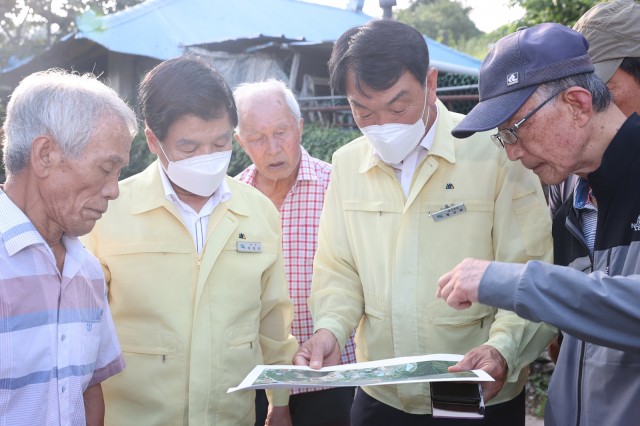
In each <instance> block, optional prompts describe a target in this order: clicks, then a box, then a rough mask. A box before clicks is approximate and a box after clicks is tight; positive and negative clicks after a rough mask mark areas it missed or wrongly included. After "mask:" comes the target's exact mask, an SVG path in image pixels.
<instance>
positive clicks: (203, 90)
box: [138, 56, 238, 141]
mask: <svg viewBox="0 0 640 426" xmlns="http://www.w3.org/2000/svg"><path fill="white" fill-rule="evenodd" d="M138 99H139V102H140V110H141V113H142V117H143V119H144V120H145V123H146V125H147V126H148V127H149V128H150V129H151V131H153V133H154V134H155V136H156V137H157V138H158V139H159V140H161V141H163V140H164V139H165V138H166V137H167V133H168V131H169V128H170V127H171V126H172V125H173V124H174V123H175V122H176V121H177V120H179V119H180V118H182V117H183V116H185V115H193V116H196V117H199V118H201V119H203V120H214V119H220V118H222V117H224V116H225V113H226V114H228V115H229V120H230V121H231V125H232V127H236V126H237V125H238V112H237V109H236V103H235V101H234V99H233V93H232V92H231V89H230V88H229V86H228V85H227V83H226V82H225V81H224V78H223V77H222V75H221V74H220V73H219V72H218V71H217V70H216V69H215V68H213V66H212V65H211V64H209V63H208V62H206V61H205V60H203V59H201V58H199V57H196V56H182V57H179V58H175V59H170V60H168V61H164V62H162V63H161V64H159V65H158V66H156V67H155V68H153V69H152V70H151V71H149V72H148V73H147V75H146V76H145V77H144V79H143V80H142V82H141V83H140V87H139V89H138Z"/></svg>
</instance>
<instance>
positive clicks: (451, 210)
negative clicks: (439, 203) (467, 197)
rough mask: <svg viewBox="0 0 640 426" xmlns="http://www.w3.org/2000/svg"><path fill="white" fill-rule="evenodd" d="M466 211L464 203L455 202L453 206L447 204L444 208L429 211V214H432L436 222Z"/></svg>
mask: <svg viewBox="0 0 640 426" xmlns="http://www.w3.org/2000/svg"><path fill="white" fill-rule="evenodd" d="M466 211H467V209H466V208H465V206H464V203H460V204H454V205H451V206H449V205H445V206H444V209H442V210H438V211H437V212H433V213H429V216H431V217H432V218H433V220H434V221H435V222H440V221H441V220H445V219H449V218H450V217H454V216H457V215H459V214H461V213H464V212H466Z"/></svg>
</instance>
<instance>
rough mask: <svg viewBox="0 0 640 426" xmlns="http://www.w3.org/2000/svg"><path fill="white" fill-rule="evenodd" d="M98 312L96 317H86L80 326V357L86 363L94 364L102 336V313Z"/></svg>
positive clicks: (101, 311)
mask: <svg viewBox="0 0 640 426" xmlns="http://www.w3.org/2000/svg"><path fill="white" fill-rule="evenodd" d="M103 312H104V311H103V310H100V311H99V313H98V318H90V319H86V320H85V321H84V322H83V323H82V325H81V327H82V359H83V361H84V362H85V363H86V364H94V363H95V362H96V360H97V359H98V351H99V350H100V339H101V337H102V314H103Z"/></svg>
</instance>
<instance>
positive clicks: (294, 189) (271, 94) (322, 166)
mask: <svg viewBox="0 0 640 426" xmlns="http://www.w3.org/2000/svg"><path fill="white" fill-rule="evenodd" d="M234 96H235V98H236V104H237V106H238V119H239V122H238V127H237V128H236V140H237V141H238V142H239V143H240V145H241V146H242V148H243V149H244V150H245V152H246V153H247V154H248V155H249V157H250V158H251V161H253V164H252V165H251V166H249V167H247V169H245V170H244V171H243V172H242V173H240V174H239V175H238V176H237V177H236V179H238V180H240V181H242V182H245V183H247V184H249V185H252V186H254V187H256V188H257V189H259V190H260V192H262V193H263V194H265V195H266V196H267V197H268V198H269V199H270V200H271V201H272V202H273V204H275V206H276V207H277V208H278V211H279V212H280V216H281V218H282V248H283V253H284V259H285V270H286V273H287V279H288V281H289V294H290V296H291V300H292V301H293V303H294V306H295V315H294V319H293V324H292V329H291V331H292V334H293V335H294V336H295V337H296V338H297V339H298V342H300V343H302V342H304V341H306V340H307V339H309V338H310V337H311V336H312V335H313V320H312V318H311V314H310V312H309V309H308V307H307V299H308V297H309V293H310V289H311V276H312V268H313V257H314V255H315V252H316V247H317V241H318V237H317V234H318V224H319V222H320V212H321V211H322V205H323V202H324V193H325V191H326V189H327V185H328V184H329V175H330V173H331V165H330V164H328V163H325V162H324V161H321V160H318V159H316V158H313V157H311V156H310V155H309V154H308V153H307V152H306V151H305V149H304V148H303V147H302V146H301V145H300V142H301V140H302V125H303V120H302V118H301V117H300V107H299V105H298V103H297V101H296V99H295V97H294V96H293V93H291V91H290V90H289V89H288V88H287V87H286V86H285V84H284V83H282V82H281V81H277V80H269V81H266V82H261V83H247V84H242V85H240V86H239V87H238V88H236V90H235V91H234ZM353 362H356V359H355V350H354V343H353V336H352V337H351V339H349V341H348V342H347V344H346V345H345V349H344V351H343V353H342V363H343V364H347V363H353ZM292 394H293V395H292V396H291V399H290V400H289V408H290V410H291V418H292V420H293V424H294V425H295V426H303V425H304V426H306V425H323V426H329V425H336V426H337V425H348V424H349V412H350V409H351V402H352V400H353V388H335V389H319V388H313V389H294V390H293V391H292ZM265 411H266V398H265V397H264V393H263V392H261V391H259V392H258V395H257V397H256V424H264V422H263V418H262V416H264V415H266V412H265Z"/></svg>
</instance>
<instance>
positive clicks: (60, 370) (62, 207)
mask: <svg viewBox="0 0 640 426" xmlns="http://www.w3.org/2000/svg"><path fill="white" fill-rule="evenodd" d="M136 131H137V125H136V120H135V115H134V113H133V111H132V110H131V109H130V108H129V107H128V106H127V105H126V104H125V103H124V102H123V101H122V100H121V99H120V98H119V97H118V95H117V94H116V93H115V92H114V91H113V90H111V89H109V88H108V87H106V86H105V85H104V84H102V83H100V82H99V81H98V80H97V79H96V78H95V77H94V76H88V75H87V76H80V75H75V74H68V73H66V72H63V71H56V70H52V71H48V72H42V73H36V74H33V75H31V76H29V77H27V78H25V79H24V80H23V81H22V82H21V83H20V85H19V86H18V87H17V88H16V89H15V91H14V92H13V94H12V96H11V100H10V102H9V105H8V107H7V117H6V121H5V123H4V162H5V165H6V171H7V181H6V183H5V184H4V185H0V423H1V424H3V425H11V426H21V425H85V424H89V425H99V424H103V421H104V401H103V398H102V387H101V382H102V381H104V380H106V379H107V378H109V377H111V376H113V375H114V374H116V373H118V372H119V371H120V370H122V369H123V368H124V361H123V358H122V353H121V350H120V345H119V343H118V339H117V337H116V333H115V330H114V326H113V321H112V319H111V313H110V311H109V305H108V303H107V297H106V288H105V281H104V276H103V274H102V268H101V266H100V264H99V263H98V261H97V259H96V258H94V257H93V256H92V255H91V254H89V253H88V252H87V251H86V250H85V248H84V247H83V246H82V244H81V243H80V241H78V238H77V237H78V236H80V235H84V234H86V233H88V232H89V231H90V230H91V228H93V226H94V225H95V223H96V220H98V219H99V218H100V217H101V216H102V214H103V213H104V212H105V211H106V209H107V204H108V202H109V201H110V200H113V199H114V198H116V197H117V196H118V175H119V173H120V169H121V168H122V167H123V166H125V165H126V164H127V163H128V162H129V150H130V148H131V140H132V139H133V136H134V135H135V133H136Z"/></svg>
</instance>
